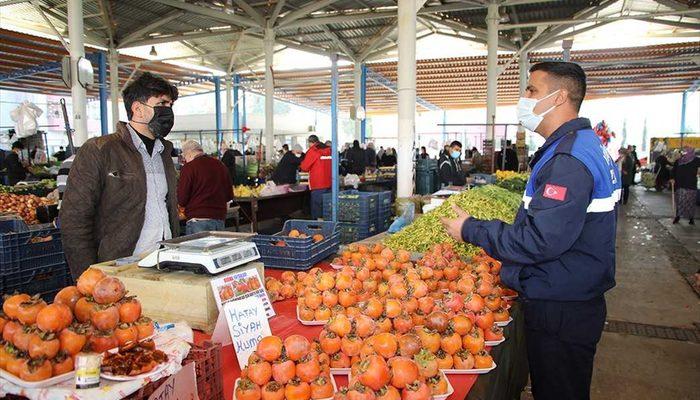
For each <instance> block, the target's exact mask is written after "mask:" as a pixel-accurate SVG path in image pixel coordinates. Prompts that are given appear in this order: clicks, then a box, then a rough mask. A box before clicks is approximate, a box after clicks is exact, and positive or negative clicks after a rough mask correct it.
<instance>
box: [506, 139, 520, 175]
mask: <svg viewBox="0 0 700 400" xmlns="http://www.w3.org/2000/svg"><path fill="white" fill-rule="evenodd" d="M506 171H515V172H517V171H518V152H516V151H515V147H514V146H513V144H512V143H511V142H510V140H509V141H507V142H506Z"/></svg>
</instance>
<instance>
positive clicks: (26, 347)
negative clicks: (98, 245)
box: [0, 269, 154, 381]
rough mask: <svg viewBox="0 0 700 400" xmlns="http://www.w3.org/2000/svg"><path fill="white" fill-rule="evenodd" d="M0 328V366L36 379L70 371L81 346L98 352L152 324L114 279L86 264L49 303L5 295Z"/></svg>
mask: <svg viewBox="0 0 700 400" xmlns="http://www.w3.org/2000/svg"><path fill="white" fill-rule="evenodd" d="M0 331H2V340H1V341H0V368H2V369H4V370H6V371H7V372H9V373H11V374H13V375H15V376H17V377H19V378H20V379H22V380H25V381H42V380H45V379H48V378H51V377H52V376H58V375H62V374H64V373H67V372H70V371H72V370H73V364H74V362H73V357H75V355H76V354H78V353H79V352H81V351H83V350H89V351H93V352H96V353H101V352H104V351H106V350H109V349H112V348H115V347H118V346H123V345H125V344H127V343H130V342H136V341H138V340H140V339H143V338H146V337H148V336H151V335H152V334H153V331H154V328H153V322H152V321H151V320H150V319H149V318H147V317H143V316H142V315H141V303H140V302H139V301H138V300H137V299H136V298H135V297H131V296H126V289H125V287H124V284H123V283H122V282H121V281H120V280H119V279H117V278H115V277H111V276H106V275H105V274H104V273H103V272H102V271H100V270H98V269H88V270H86V271H85V272H84V273H83V274H82V275H81V276H80V277H79V278H78V282H77V285H76V286H68V287H65V288H63V289H61V291H59V292H58V293H57V294H56V297H55V298H54V302H53V303H52V304H47V303H46V302H45V301H44V300H42V299H41V298H40V297H39V296H29V295H28V294H24V293H22V294H13V295H9V296H5V298H4V302H3V304H2V312H0Z"/></svg>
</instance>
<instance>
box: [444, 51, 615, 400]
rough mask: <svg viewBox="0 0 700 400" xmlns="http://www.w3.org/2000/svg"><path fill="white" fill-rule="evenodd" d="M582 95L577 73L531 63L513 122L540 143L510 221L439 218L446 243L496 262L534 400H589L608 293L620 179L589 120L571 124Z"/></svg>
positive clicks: (574, 68)
mask: <svg viewBox="0 0 700 400" xmlns="http://www.w3.org/2000/svg"><path fill="white" fill-rule="evenodd" d="M585 94H586V76H585V73H584V72H583V69H582V68H581V67H580V66H579V65H577V64H574V63H568V62H543V63H539V64H535V65H534V66H533V67H532V68H531V69H530V80H529V82H528V85H527V89H526V91H525V96H526V97H523V98H521V99H520V101H519V102H518V107H517V112H518V120H519V121H520V123H521V124H522V125H523V126H524V127H525V128H526V129H528V130H531V131H535V132H537V133H539V134H540V135H542V136H543V137H544V138H545V139H546V140H545V143H544V145H543V146H542V147H540V149H539V150H537V152H536V153H535V156H534V158H533V160H532V162H533V168H532V174H531V175H530V178H529V180H528V182H527V187H526V190H525V196H524V199H523V200H524V201H523V203H522V205H521V207H520V209H519V210H518V214H517V216H516V218H515V221H514V222H513V224H507V223H505V222H502V221H498V220H492V221H483V220H478V219H475V218H472V217H471V216H470V215H468V214H467V213H466V212H465V211H463V210H461V209H459V208H458V207H457V206H453V207H454V211H455V212H456V214H457V217H456V218H455V219H448V218H443V224H444V225H445V227H446V228H447V230H448V232H449V234H450V235H451V236H452V237H453V238H455V239H456V240H460V241H465V242H468V243H472V244H474V245H477V246H479V247H481V248H483V249H484V250H485V251H486V253H487V254H489V255H490V256H492V257H494V258H496V259H497V260H499V261H501V262H502V263H503V264H502V269H501V279H502V280H503V282H504V283H505V284H506V285H508V286H509V287H511V288H513V289H515V290H517V291H518V293H519V295H520V299H522V301H521V304H522V307H523V311H524V317H525V324H524V326H525V341H526V348H527V356H528V364H529V368H530V378H531V381H532V393H533V395H534V398H535V399H536V400H541V399H547V400H548V399H567V400H578V399H589V398H590V384H591V375H592V373H593V359H594V357H595V352H596V345H597V343H598V341H599V340H600V337H601V334H602V331H603V326H604V325H605V314H606V306H605V297H604V293H605V292H606V291H607V290H609V289H610V288H612V287H613V286H615V231H616V220H617V219H616V214H617V210H616V202H617V199H618V198H619V188H620V177H619V174H618V172H617V167H616V166H615V164H614V163H613V161H612V159H611V158H610V157H609V155H608V154H607V152H606V151H605V149H604V148H603V147H602V145H601V143H600V139H598V137H597V136H596V134H595V133H594V132H593V130H592V129H591V124H590V121H589V120H588V119H585V118H579V117H578V112H579V109H580V107H581V102H582V101H583V98H584V96H585Z"/></svg>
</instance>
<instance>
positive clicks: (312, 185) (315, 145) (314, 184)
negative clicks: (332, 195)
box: [300, 135, 332, 219]
mask: <svg viewBox="0 0 700 400" xmlns="http://www.w3.org/2000/svg"><path fill="white" fill-rule="evenodd" d="M331 160H332V156H331V147H330V146H328V145H326V144H324V143H321V141H319V140H318V136H316V135H311V136H309V150H308V151H307V152H306V155H305V156H304V160H303V161H302V162H301V165H300V168H301V170H302V171H304V172H308V173H309V190H310V191H311V218H313V219H318V218H321V217H323V194H324V193H326V192H328V191H329V190H330V188H331V165H332V162H331Z"/></svg>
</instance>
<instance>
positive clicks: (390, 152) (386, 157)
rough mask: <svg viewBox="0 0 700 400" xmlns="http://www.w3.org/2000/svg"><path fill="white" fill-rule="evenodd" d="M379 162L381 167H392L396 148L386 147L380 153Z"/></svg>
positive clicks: (394, 162) (394, 161)
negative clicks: (382, 152)
mask: <svg viewBox="0 0 700 400" xmlns="http://www.w3.org/2000/svg"><path fill="white" fill-rule="evenodd" d="M380 164H381V166H382V167H393V166H394V165H396V150H395V149H394V148H393V147H389V148H387V149H386V151H385V152H384V154H382V159H381V162H380Z"/></svg>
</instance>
